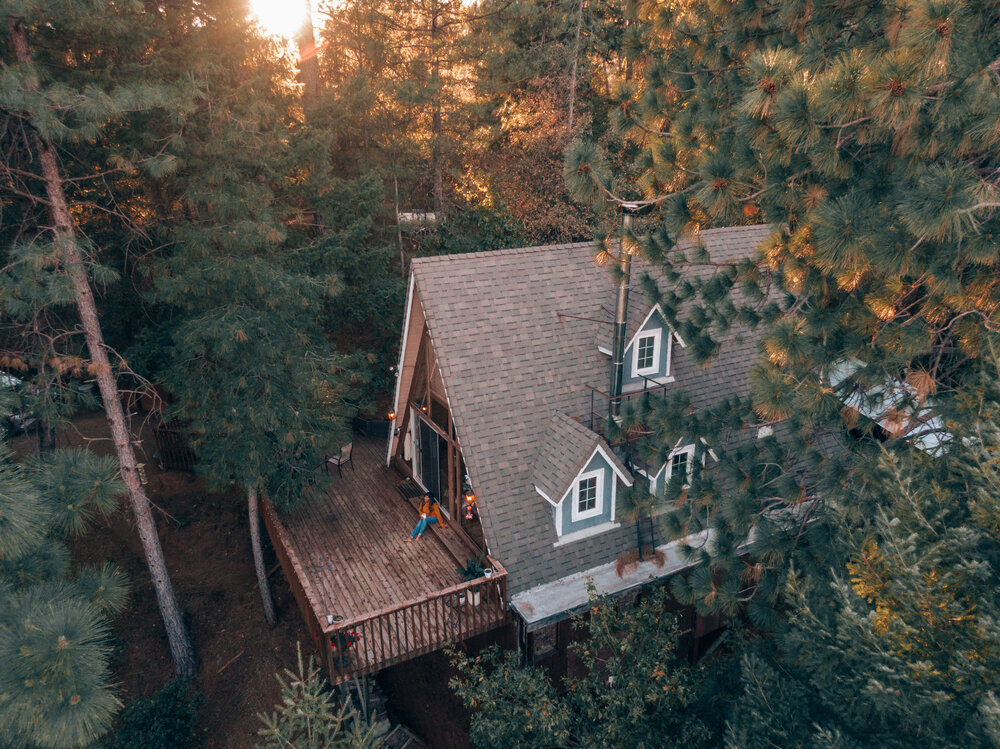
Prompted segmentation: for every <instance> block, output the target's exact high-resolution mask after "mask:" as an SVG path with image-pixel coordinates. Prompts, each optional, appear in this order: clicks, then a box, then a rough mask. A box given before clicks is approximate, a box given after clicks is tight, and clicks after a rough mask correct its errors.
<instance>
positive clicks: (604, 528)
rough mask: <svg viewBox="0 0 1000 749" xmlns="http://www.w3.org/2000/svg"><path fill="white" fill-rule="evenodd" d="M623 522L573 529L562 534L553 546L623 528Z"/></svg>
mask: <svg viewBox="0 0 1000 749" xmlns="http://www.w3.org/2000/svg"><path fill="white" fill-rule="evenodd" d="M621 527H622V524H621V523H615V522H614V521H611V522H608V523H601V524H600V525H592V526H591V527H590V528H584V529H583V530H580V531H573V532H572V533H567V534H566V535H565V536H560V537H559V540H558V541H556V542H555V543H554V544H552V545H553V546H564V545H566V544H571V543H573V542H574V541H581V540H583V539H585V538H590V537H591V536H597V535H599V534H601V533H607V532H608V531H613V530H614V529H615V528H621Z"/></svg>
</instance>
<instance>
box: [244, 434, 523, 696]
mask: <svg viewBox="0 0 1000 749" xmlns="http://www.w3.org/2000/svg"><path fill="white" fill-rule="evenodd" d="M384 450H385V442H384V441H382V440H378V439H369V438H360V437H358V438H356V439H355V442H354V463H355V466H354V467H355V470H353V471H352V470H351V468H350V467H348V468H346V469H345V470H344V475H343V477H342V478H341V477H340V476H337V475H334V476H333V477H332V478H331V481H330V487H329V489H328V492H327V494H326V496H324V497H322V498H319V499H313V500H309V501H307V502H306V503H304V504H303V505H302V506H300V507H298V508H297V509H295V510H294V511H291V512H288V513H284V514H282V515H281V516H280V518H279V517H278V516H277V515H276V514H275V513H274V512H273V510H271V509H270V508H265V513H264V514H265V522H266V524H267V528H268V532H269V533H270V534H271V539H272V541H273V542H274V546H275V549H276V550H277V551H278V559H279V560H280V561H281V564H282V567H283V568H284V570H285V576H286V577H287V578H288V579H289V583H290V585H291V587H292V592H293V593H294V594H295V597H296V600H297V601H298V602H299V606H300V608H301V609H302V610H303V616H305V618H306V622H307V624H308V625H309V628H310V631H311V632H313V634H314V635H316V634H317V633H318V632H323V633H324V635H325V636H327V637H329V636H330V635H331V634H333V633H337V632H341V631H347V630H352V631H357V632H359V633H361V635H362V637H361V639H360V640H359V642H358V644H357V645H355V646H352V647H350V648H347V650H346V652H347V654H348V658H349V662H350V664H351V665H349V667H348V668H346V669H345V667H344V666H343V664H340V665H338V662H339V660H340V659H339V657H338V656H337V654H335V653H333V652H332V651H333V648H327V653H326V657H325V659H324V660H325V662H326V664H327V668H328V670H329V671H330V677H331V680H333V681H334V683H337V682H339V681H343V680H345V679H347V678H350V677H351V676H354V675H359V674H363V673H371V672H374V671H378V670H379V669H381V668H384V667H385V666H388V665H390V664H392V663H398V662H400V661H402V660H406V659H407V658H412V657H415V656H417V655H422V654H423V653H427V652H430V651H432V650H435V649H437V648H440V647H441V646H443V645H444V643H445V642H447V641H448V640H449V639H463V638H465V637H470V636H472V635H474V634H479V633H480V632H484V631H486V630H487V629H491V628H492V627H495V626H499V625H500V624H502V623H503V620H504V619H503V617H504V611H505V608H506V603H505V602H506V587H505V586H506V572H505V571H504V570H503V567H501V566H500V565H499V564H498V563H496V562H491V563H492V565H493V566H494V567H495V568H496V570H497V573H496V575H495V576H494V579H493V580H492V581H491V590H492V592H491V593H485V592H483V593H482V601H481V603H480V605H479V606H468V608H469V611H468V612H465V611H464V610H456V608H455V607H452V606H449V605H448V604H449V602H456V601H457V598H458V593H459V592H460V591H461V590H462V589H463V588H464V587H474V586H475V584H474V583H463V582H461V577H460V575H459V574H458V572H457V569H458V568H460V567H464V566H465V561H466V560H465V559H464V558H463V559H457V558H456V556H455V555H454V554H453V553H451V552H450V551H449V549H448V547H449V546H450V547H452V548H462V547H463V545H464V542H462V541H461V537H460V536H459V534H460V531H458V530H457V529H456V528H454V527H453V526H452V524H451V523H449V524H448V525H446V526H445V527H444V528H441V527H440V526H431V528H430V529H429V530H428V531H427V532H426V533H425V534H424V537H423V539H421V540H420V541H414V542H408V541H407V539H408V538H409V537H410V532H411V531H412V530H413V527H414V525H416V522H417V519H418V516H417V512H416V510H415V509H414V508H413V506H412V505H411V504H410V503H409V502H407V501H406V500H405V499H403V497H402V496H401V495H400V494H399V492H398V491H397V490H396V485H397V484H398V483H399V481H400V480H401V477H400V476H399V475H398V474H397V473H396V472H395V471H394V470H393V469H391V468H389V467H387V466H386V465H385V452H384ZM439 534H452V535H453V536H455V538H453V539H449V543H448V544H445V543H444V542H443V541H442V540H441V538H439ZM456 542H457V543H456ZM469 556H471V553H470V555H469ZM438 609H440V610H438ZM472 609H475V610H474V611H473V610H472ZM446 610H447V611H446ZM448 612H452V615H451V617H450V618H449V617H448V616H446V614H447V613H448ZM327 614H332V615H334V616H340V617H343V620H342V621H340V622H337V623H336V624H334V625H333V626H330V625H328V624H327V619H326V617H327Z"/></svg>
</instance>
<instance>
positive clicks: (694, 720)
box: [451, 589, 721, 747]
mask: <svg viewBox="0 0 1000 749" xmlns="http://www.w3.org/2000/svg"><path fill="white" fill-rule="evenodd" d="M668 600H669V596H668V595H666V591H664V590H662V589H660V590H658V591H654V592H653V593H651V594H650V595H649V596H648V597H646V598H645V599H644V600H643V601H642V602H641V603H639V604H638V605H637V606H636V607H635V608H631V609H629V608H620V607H619V606H618V605H616V603H615V602H614V601H613V600H610V599H602V598H598V597H597V596H596V595H595V594H594V592H593V590H591V602H590V610H589V612H588V616H587V618H586V619H585V620H584V621H583V622H581V623H579V624H578V626H579V627H580V629H582V630H583V631H584V632H585V633H586V637H585V638H583V639H580V640H579V641H577V642H574V643H573V644H571V645H570V646H569V647H570V649H571V650H572V651H573V653H574V654H575V655H576V656H577V657H578V658H579V660H580V663H581V665H582V667H583V670H584V675H583V676H580V677H578V678H567V679H565V680H564V683H563V684H562V685H555V684H553V683H552V681H551V679H550V677H549V674H548V672H547V671H546V670H545V669H542V668H536V667H526V666H521V665H519V659H520V656H519V655H518V654H517V653H512V652H507V653H501V652H500V651H499V650H498V649H496V648H491V649H489V650H487V651H486V652H485V653H484V654H482V655H479V656H476V657H474V658H470V657H468V656H464V655H459V654H454V655H453V660H454V662H455V665H456V666H457V668H458V671H459V676H458V677H456V678H455V679H453V680H452V682H451V686H452V689H454V690H455V693H456V694H457V695H458V697H459V699H461V700H462V702H463V704H464V705H465V706H466V707H467V708H469V709H471V710H472V711H473V715H472V727H471V730H470V738H471V739H472V743H473V744H474V745H476V746H478V747H507V746H530V747H550V746H599V747H621V746H635V747H652V746H659V747H666V746H712V745H713V741H714V740H717V739H718V738H719V736H718V732H719V730H720V729H721V721H720V720H718V719H717V718H715V717H713V714H717V710H716V709H715V708H714V707H713V699H714V695H715V690H716V680H715V678H714V675H709V674H708V672H707V671H706V669H704V668H701V667H692V666H690V665H689V664H688V663H686V662H685V661H684V660H683V659H682V658H681V657H680V656H679V655H678V653H677V645H678V637H679V635H678V628H677V623H676V621H675V614H674V613H671V612H669V611H668V610H667V608H666V603H667V601H668ZM557 686H561V687H562V689H560V690H559V691H557Z"/></svg>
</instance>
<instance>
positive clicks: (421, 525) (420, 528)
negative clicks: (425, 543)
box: [410, 515, 438, 538]
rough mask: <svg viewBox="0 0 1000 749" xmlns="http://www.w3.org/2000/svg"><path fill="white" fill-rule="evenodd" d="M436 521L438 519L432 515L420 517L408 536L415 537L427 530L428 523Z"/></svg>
mask: <svg viewBox="0 0 1000 749" xmlns="http://www.w3.org/2000/svg"><path fill="white" fill-rule="evenodd" d="M437 521H438V519H437V518H436V517H434V516H432V515H428V516H427V517H425V518H420V520H418V521H417V527H416V528H414V529H413V533H411V534H410V538H416V537H417V536H419V535H420V534H421V533H423V532H424V531H425V530H427V526H428V525H430V524H431V523H436V522H437Z"/></svg>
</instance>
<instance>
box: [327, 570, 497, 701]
mask: <svg viewBox="0 0 1000 749" xmlns="http://www.w3.org/2000/svg"><path fill="white" fill-rule="evenodd" d="M487 560H488V563H489V565H490V566H491V567H492V569H493V574H492V575H491V576H490V577H485V576H484V577H481V578H479V579H477V580H470V581H467V582H463V583H459V584H457V585H453V586H451V587H448V588H444V589H443V590H439V591H435V592H434V593H431V594H428V595H425V596H421V597H420V598H416V599H414V600H412V601H406V602H405V603H401V604H399V605H395V606H391V607H387V608H384V609H382V610H380V611H376V612H373V613H370V614H364V615H362V616H357V617H354V618H352V619H345V620H340V621H337V620H332V621H327V622H322V625H323V636H324V638H325V640H326V642H327V645H328V647H327V649H326V651H327V655H326V665H327V670H328V671H329V674H330V681H331V683H333V684H339V683H341V682H344V681H347V680H348V679H353V678H355V677H358V676H363V675H365V674H370V673H373V672H375V671H378V670H380V669H383V668H385V667H386V666H391V665H393V664H395V663H400V662H402V661H405V660H409V659H410V658H414V657H416V656H419V655H423V654H425V653H430V652H432V651H435V650H438V649H439V648H441V647H443V646H444V645H445V644H446V643H448V642H459V641H461V640H465V639H467V638H469V637H472V636H474V635H478V634H482V633H483V632H488V631H489V630H491V629H494V628H496V627H499V626H501V625H502V624H503V623H504V620H505V617H506V608H507V571H506V570H505V569H504V568H503V567H502V566H501V565H500V563H499V562H497V561H496V560H495V559H493V558H491V557H487Z"/></svg>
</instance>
